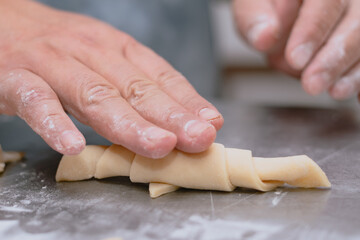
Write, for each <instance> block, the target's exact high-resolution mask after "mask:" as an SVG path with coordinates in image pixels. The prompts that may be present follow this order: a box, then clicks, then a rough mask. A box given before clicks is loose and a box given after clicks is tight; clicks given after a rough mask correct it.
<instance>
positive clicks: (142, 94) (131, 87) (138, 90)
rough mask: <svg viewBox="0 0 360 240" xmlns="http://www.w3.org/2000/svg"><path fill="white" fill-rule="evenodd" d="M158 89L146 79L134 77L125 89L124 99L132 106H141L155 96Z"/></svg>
mask: <svg viewBox="0 0 360 240" xmlns="http://www.w3.org/2000/svg"><path fill="white" fill-rule="evenodd" d="M156 89H157V87H156V85H155V84H154V83H152V82H151V81H149V80H147V79H144V78H137V77H133V78H132V79H131V80H129V81H128V84H127V86H126V87H125V88H124V90H123V97H124V98H125V99H126V100H127V101H128V102H129V103H130V104H131V105H133V106H134V105H139V104H141V103H142V102H143V101H146V100H147V99H149V98H150V97H152V96H154V94H155V93H156V92H157V91H156Z"/></svg>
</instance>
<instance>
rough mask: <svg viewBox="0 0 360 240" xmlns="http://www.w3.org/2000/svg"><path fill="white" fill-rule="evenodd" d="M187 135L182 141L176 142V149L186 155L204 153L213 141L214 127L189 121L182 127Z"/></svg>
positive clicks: (214, 136) (203, 122)
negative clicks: (186, 153)
mask: <svg viewBox="0 0 360 240" xmlns="http://www.w3.org/2000/svg"><path fill="white" fill-rule="evenodd" d="M184 131H185V133H186V135H187V138H185V140H184V141H181V142H178V144H177V148H178V149H180V150H182V151H184V152H188V153H199V152H202V151H205V150H206V149H208V148H209V147H210V145H211V144H212V143H213V142H214V141H215V138H216V129H215V127H214V126H213V125H212V124H210V123H208V122H205V121H199V120H190V121H188V122H187V123H186V124H185V126H184Z"/></svg>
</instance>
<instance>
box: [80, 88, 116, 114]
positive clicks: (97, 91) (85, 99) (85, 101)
mask: <svg viewBox="0 0 360 240" xmlns="http://www.w3.org/2000/svg"><path fill="white" fill-rule="evenodd" d="M80 91H81V93H80V95H79V96H80V102H81V105H82V106H83V107H84V108H88V107H92V106H99V105H101V104H102V103H104V102H105V101H108V100H111V99H117V98H119V97H120V93H119V91H118V90H117V89H116V88H115V87H113V86H112V85H110V84H108V83H99V82H87V83H86V84H84V85H83V86H82V87H81V89H80Z"/></svg>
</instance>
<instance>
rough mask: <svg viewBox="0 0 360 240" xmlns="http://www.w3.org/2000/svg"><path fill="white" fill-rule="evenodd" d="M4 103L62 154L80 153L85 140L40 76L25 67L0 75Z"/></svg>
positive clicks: (0, 87)
mask: <svg viewBox="0 0 360 240" xmlns="http://www.w3.org/2000/svg"><path fill="white" fill-rule="evenodd" d="M0 99H1V100H0V102H4V103H5V108H6V109H7V110H8V112H9V113H17V115H19V117H21V118H22V119H24V120H25V121H26V123H27V124H28V125H29V126H30V127H31V128H32V129H33V130H34V131H35V132H36V133H38V134H39V135H40V136H41V137H42V138H43V139H44V140H45V142H46V143H47V144H49V145H50V146H51V147H52V148H53V149H54V150H56V151H58V152H60V153H62V154H78V153H80V152H81V151H82V150H83V149H84V147H85V139H84V137H83V135H82V134H81V133H80V132H79V130H78V129H77V128H76V127H75V125H74V124H73V122H72V121H71V120H70V118H69V117H68V116H67V115H66V114H65V112H64V110H63V108H62V106H61V104H60V101H59V99H58V98H57V96H56V94H55V93H54V91H53V90H52V89H51V88H50V87H49V85H48V84H47V83H46V82H45V81H43V80H42V79H41V78H40V77H39V76H37V75H35V74H33V73H32V72H29V71H27V70H24V69H17V70H13V71H10V72H7V73H5V72H2V73H1V74H0Z"/></svg>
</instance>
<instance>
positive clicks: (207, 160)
mask: <svg viewBox="0 0 360 240" xmlns="http://www.w3.org/2000/svg"><path fill="white" fill-rule="evenodd" d="M113 176H129V177H130V180H131V181H132V182H140V183H150V185H149V191H150V196H151V197H153V198H155V197H158V196H161V195H163V194H165V193H169V192H173V191H176V190H177V189H178V188H179V187H183V188H194V189H208V190H219V191H232V190H234V189H235V188H236V187H245V188H253V189H257V190H260V191H270V190H272V189H274V188H276V187H278V186H281V185H283V184H284V183H287V184H290V185H293V186H297V187H304V188H315V187H327V188H328V187H330V186H331V184H330V182H329V180H328V178H327V177H326V175H325V173H324V172H323V171H322V170H321V168H320V167H319V166H318V165H317V164H316V163H315V162H314V161H313V160H311V159H310V158H309V157H307V156H306V155H299V156H291V157H282V158H253V157H252V154H251V151H249V150H242V149H235V148H225V147H224V146H223V145H222V144H218V143H214V144H212V145H211V146H210V148H209V149H208V150H206V151H204V152H202V153H196V154H189V153H184V152H181V151H179V150H174V151H172V152H171V153H170V154H168V155H167V156H166V157H164V158H162V159H150V158H146V157H143V156H140V155H136V154H134V153H132V152H130V151H129V150H127V149H125V148H123V147H121V146H118V145H112V146H110V147H104V146H87V147H86V148H85V150H84V151H83V152H82V153H80V154H79V155H76V156H64V157H63V158H62V160H61V162H60V164H59V167H58V170H57V173H56V181H77V180H83V179H89V178H92V177H95V178H98V179H101V178H106V177H113Z"/></svg>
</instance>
